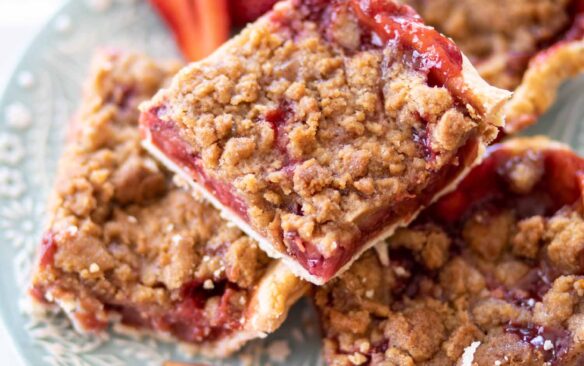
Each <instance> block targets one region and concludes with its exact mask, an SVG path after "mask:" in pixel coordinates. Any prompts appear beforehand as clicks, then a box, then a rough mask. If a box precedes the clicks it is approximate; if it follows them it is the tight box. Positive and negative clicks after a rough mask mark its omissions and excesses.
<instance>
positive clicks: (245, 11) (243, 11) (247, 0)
mask: <svg viewBox="0 0 584 366" xmlns="http://www.w3.org/2000/svg"><path fill="white" fill-rule="evenodd" d="M277 1H278V0H229V14H230V15H231V19H232V20H233V25H235V26H242V25H245V24H246V23H248V22H253V21H254V20H256V19H257V18H259V17H261V16H262V15H263V14H264V13H265V12H267V11H268V10H270V9H272V6H274V4H275V3H276V2H277Z"/></svg>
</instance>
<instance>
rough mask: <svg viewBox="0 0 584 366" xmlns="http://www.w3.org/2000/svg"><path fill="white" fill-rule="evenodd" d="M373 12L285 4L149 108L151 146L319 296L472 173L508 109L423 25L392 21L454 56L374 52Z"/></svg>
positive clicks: (350, 2)
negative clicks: (368, 15) (368, 21)
mask: <svg viewBox="0 0 584 366" xmlns="http://www.w3.org/2000/svg"><path fill="white" fill-rule="evenodd" d="M365 3H367V4H369V3H368V2H365V1H359V0H342V1H336V2H328V1H322V0H314V1H313V0H311V1H308V0H305V1H299V0H293V1H292V0H291V1H283V2H280V3H279V4H277V6H276V7H275V9H274V10H273V11H272V12H270V13H268V14H267V15H266V16H264V17H263V18H261V19H260V20H258V21H257V22H256V23H254V24H252V25H250V26H248V27H247V28H246V29H244V30H243V31H242V33H241V34H239V35H238V36H236V37H235V38H233V39H232V40H231V41H229V42H228V43H227V44H225V45H224V46H223V47H222V48H221V49H219V50H218V51H217V52H216V53H214V54H213V55H212V56H210V57H209V58H208V59H206V60H203V61H200V62H196V63H193V64H191V65H189V66H187V67H186V68H184V69H183V70H181V72H180V73H179V74H178V75H177V76H176V77H175V78H174V79H173V82H172V84H171V85H170V87H169V88H167V89H164V90H163V91H161V92H160V93H158V94H157V95H156V96H155V97H154V98H153V99H152V101H150V102H148V103H146V104H144V105H143V106H142V107H141V109H142V111H143V114H142V126H143V128H144V130H145V131H146V133H145V134H146V142H145V143H146V144H147V146H148V147H149V148H150V149H151V150H152V151H153V152H154V153H155V154H157V155H159V156H162V158H163V159H164V158H166V159H164V160H165V164H168V165H172V166H173V167H174V169H177V170H182V171H183V172H185V176H191V179H194V180H195V181H197V182H198V183H195V185H198V186H199V189H201V190H202V191H206V192H207V194H206V196H210V199H211V200H212V202H213V203H214V204H216V205H217V206H218V207H219V208H221V209H222V210H224V211H226V212H228V214H229V215H230V218H231V217H233V218H234V219H233V221H234V222H235V223H237V224H238V225H240V227H241V228H242V229H243V230H245V231H246V232H247V233H248V234H250V235H254V237H255V238H256V239H258V240H260V245H262V249H264V250H266V251H267V252H268V254H269V255H271V256H275V257H284V259H285V260H286V263H288V264H289V265H290V266H291V268H293V269H294V270H295V272H296V273H297V274H299V275H301V276H302V277H304V278H306V279H308V280H310V281H311V282H314V283H317V284H319V283H323V282H325V281H327V280H328V279H329V278H331V277H333V276H334V275H336V274H337V273H338V271H339V270H341V269H342V268H344V267H346V266H347V264H348V263H350V262H351V260H352V259H353V258H354V257H355V254H356V253H358V252H360V251H362V250H364V248H366V247H368V246H371V245H372V244H373V243H374V241H376V240H379V238H380V236H381V237H382V238H383V237H385V236H387V235H389V234H390V233H391V231H393V228H394V227H395V226H397V225H403V224H405V223H407V222H408V221H409V220H411V219H412V218H413V216H414V214H415V212H416V211H417V210H418V209H419V207H421V206H422V205H424V204H425V203H427V202H429V201H430V200H431V199H432V198H433V197H434V196H436V195H437V194H439V192H440V191H442V189H443V188H444V187H445V186H447V185H448V183H449V182H451V181H452V180H454V178H455V177H456V176H457V175H458V174H459V173H460V171H461V170H463V169H464V168H465V167H466V166H468V165H470V164H472V163H473V162H474V161H475V160H476V159H477V158H478V156H479V154H478V153H477V151H479V150H480V149H481V147H482V146H483V144H484V143H487V142H490V141H491V140H492V139H493V138H494V137H495V135H496V127H497V126H501V124H502V118H501V111H502V104H503V102H504V101H505V99H506V97H507V96H508V94H507V93H506V92H503V91H501V90H498V89H495V88H492V87H490V86H488V85H487V84H486V83H484V81H483V80H482V79H480V77H478V75H477V74H476V72H475V70H474V69H472V66H470V64H469V63H468V61H467V60H466V59H465V58H464V57H463V56H462V55H461V54H460V52H459V51H458V50H457V49H456V47H455V46H454V45H453V44H451V43H450V41H448V40H447V39H445V38H443V37H441V36H440V35H438V34H437V33H435V31H434V30H431V29H430V28H428V27H425V26H423V25H422V24H421V21H420V20H419V18H417V16H415V15H411V14H409V13H408V14H409V15H407V16H406V15H404V16H402V15H399V16H398V15H391V16H394V17H395V19H398V18H399V19H398V20H400V21H402V20H403V21H404V22H406V23H408V24H410V23H411V24H414V25H413V27H414V29H417V30H419V32H420V35H422V34H423V35H424V36H427V38H424V37H422V36H420V37H419V38H420V39H423V40H424V42H426V43H424V42H422V43H423V46H427V48H428V49H433V50H436V49H438V50H440V52H443V53H445V54H447V57H446V56H444V55H443V54H439V55H440V57H442V56H444V57H443V59H439V60H437V59H435V57H438V56H436V54H432V55H431V56H428V54H425V53H424V52H418V53H416V52H413V51H410V50H409V48H408V47H406V46H403V47H402V46H399V47H398V46H391V45H388V46H387V47H379V46H376V42H377V41H375V40H371V37H372V31H371V29H369V28H368V27H369V25H364V24H363V22H362V21H361V20H360V19H361V18H360V17H362V16H363V15H359V14H358V12H356V10H355V6H365V5H362V4H365ZM386 3H387V4H393V2H391V1H388V2H386ZM355 4H361V5H355ZM394 5H395V4H394ZM404 9H405V8H404ZM408 9H409V8H408ZM362 11H363V12H366V11H365V10H362ZM407 11H410V10H407ZM391 16H390V17H391ZM392 19H393V18H392ZM402 31H403V32H404V37H403V39H405V38H408V37H410V38H412V40H411V42H412V44H413V46H412V47H414V48H415V47H421V46H419V45H418V44H417V43H416V42H417V41H416V40H415V39H416V37H417V35H416V36H414V33H413V32H412V33H408V31H406V30H402ZM424 32H433V33H432V34H431V35H430V36H428V35H427V34H426V33H424ZM373 38H375V37H373ZM408 39H409V38H408ZM389 43H390V44H391V43H392V42H389ZM426 51H427V50H426ZM416 57H418V58H416ZM457 62H460V64H457ZM438 64H440V65H445V66H444V68H442V69H440V67H438V66H436V65H438ZM448 65H455V66H449V67H452V68H456V67H459V69H456V70H454V69H452V70H450V69H448V68H447V67H446V66H448ZM446 74H448V75H449V76H447V77H445V76H444V75H446ZM444 79H445V80H444ZM177 146H180V147H178V148H177ZM203 193H205V192H203ZM381 218H383V219H381ZM379 222H385V223H386V224H384V225H381V224H378V223H379Z"/></svg>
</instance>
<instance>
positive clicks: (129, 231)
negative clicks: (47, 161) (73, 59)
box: [31, 52, 271, 352]
mask: <svg viewBox="0 0 584 366" xmlns="http://www.w3.org/2000/svg"><path fill="white" fill-rule="evenodd" d="M177 66H178V65H176V64H174V63H169V64H168V65H167V64H156V63H154V62H152V61H150V60H149V59H147V58H145V57H142V56H139V55H133V54H119V53H115V52H103V53H101V54H99V56H98V57H97V58H96V59H95V60H94V64H93V68H92V70H93V71H92V78H91V79H90V82H89V83H88V84H87V85H86V89H85V94H84V100H83V104H82V107H81V109H80V111H79V112H78V114H77V115H76V117H75V120H74V123H73V125H72V128H71V131H70V136H69V141H68V143H67V146H66V149H65V152H64V155H63V157H62V158H61V164H60V167H59V173H58V176H57V181H56V183H55V188H54V192H53V196H52V198H51V201H50V206H49V207H50V209H49V214H50V217H49V225H48V227H47V230H46V234H45V237H44V240H43V243H42V246H41V253H40V260H39V266H38V268H37V271H36V273H35V274H34V279H33V283H32V290H31V292H32V294H33V296H34V297H35V298H36V299H37V300H39V301H41V302H56V303H57V304H59V305H60V306H61V307H63V308H64V309H65V310H66V311H67V312H68V313H69V315H70V317H71V318H72V319H73V321H74V324H75V325H76V327H77V328H78V329H79V330H82V331H86V332H98V331H100V330H102V329H104V328H105V327H107V326H108V323H109V322H110V320H114V318H113V317H112V316H111V315H112V313H115V314H119V316H120V317H121V322H122V323H123V324H124V325H128V326H130V327H135V328H146V329H150V330H152V331H154V332H157V333H159V334H168V335H171V336H174V337H175V338H177V339H179V340H182V341H186V342H203V341H215V340H218V339H221V337H223V336H225V335H228V334H229V333H230V332H233V331H236V330H238V329H240V328H241V326H242V324H241V323H242V320H243V319H244V316H245V311H246V309H247V307H246V306H247V304H248V302H249V297H250V294H251V292H252V290H254V289H255V288H256V286H257V284H258V282H259V280H260V279H261V278H262V276H263V274H264V273H265V271H266V268H267V267H268V264H269V263H270V262H271V261H270V260H269V259H268V258H267V256H266V255H265V254H264V253H263V252H262V251H261V250H260V249H259V248H258V246H257V243H256V242H254V241H253V240H252V239H250V238H249V237H247V236H245V235H244V234H243V233H242V232H241V231H240V230H239V229H237V228H235V227H234V226H232V225H230V224H229V223H227V222H226V221H225V220H223V219H222V218H221V217H220V214H219V212H218V211H217V210H215V209H214V208H213V207H212V206H211V205H210V204H208V203H205V202H202V201H199V200H197V199H195V198H193V196H192V195H191V194H190V193H189V192H187V191H185V190H183V189H181V188H179V187H177V186H176V185H175V184H174V183H173V179H172V175H171V174H169V173H168V172H167V171H166V170H165V169H164V168H162V167H161V166H159V164H157V163H156V162H155V161H154V160H152V159H151V158H150V157H149V156H148V155H147V153H146V152H145V151H144V150H142V148H141V146H140V133H139V130H138V110H137V106H138V104H139V103H141V102H142V101H143V100H144V99H146V98H149V97H151V96H152V94H153V93H154V92H155V91H156V90H158V88H159V87H160V86H161V85H162V84H163V82H164V81H165V79H167V78H168V77H169V76H170V75H172V74H173V73H174V72H175V71H176V70H177ZM222 352H223V351H222ZM225 352H227V350H225Z"/></svg>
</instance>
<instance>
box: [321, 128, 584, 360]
mask: <svg viewBox="0 0 584 366" xmlns="http://www.w3.org/2000/svg"><path fill="white" fill-rule="evenodd" d="M534 157H537V158H536V159H537V161H539V162H541V164H542V166H541V167H537V165H534V164H531V163H528V164H526V166H529V167H530V168H529V169H543V170H544V171H545V175H541V174H535V173H534V172H531V171H526V170H523V172H522V173H519V172H518V171H517V169H520V170H521V168H519V167H521V166H523V165H522V164H521V163H520V162H521V161H524V160H525V161H533V159H534ZM583 172H584V159H581V158H579V157H577V156H576V155H574V154H573V153H572V152H570V151H569V150H567V149H566V148H565V147H562V146H557V145H555V144H553V143H549V142H548V141H547V140H542V139H532V140H529V139H520V140H515V141H512V142H510V143H508V144H506V145H505V144H504V145H501V146H499V147H496V148H494V149H493V150H492V151H491V152H490V154H489V156H488V157H487V158H486V160H485V161H484V162H483V164H482V165H479V166H478V167H477V168H475V169H474V170H473V171H471V173H470V174H469V175H468V176H467V178H465V179H464V180H463V181H462V183H461V185H460V186H459V188H458V189H457V190H455V191H454V192H452V193H451V194H449V195H447V196H445V197H444V198H442V199H441V200H439V201H438V202H437V203H436V204H434V205H433V206H431V207H430V208H428V209H427V210H425V211H424V212H423V213H422V214H421V215H420V217H419V218H418V219H417V220H416V221H415V222H414V223H413V224H412V225H410V227H408V228H404V229H400V230H398V231H397V232H396V234H395V235H394V236H392V237H391V238H390V239H389V240H388V242H387V247H386V250H387V251H388V254H389V265H385V266H384V265H383V264H381V261H380V259H379V257H378V255H377V254H376V253H375V252H374V251H372V250H370V251H368V252H367V253H365V254H364V255H363V256H362V257H361V258H360V259H359V260H358V261H357V262H355V263H354V265H353V266H352V267H351V269H350V270H349V271H347V272H345V273H343V274H342V275H340V276H339V277H338V278H336V279H334V280H332V281H331V282H330V283H329V284H327V285H325V286H323V287H320V288H316V289H315V293H314V301H315V303H316V306H317V308H318V310H319V313H320V317H321V322H322V329H323V332H324V337H325V340H324V352H325V359H326V361H327V363H328V364H329V365H455V364H457V365H459V364H464V365H478V366H483V365H485V366H487V365H489V366H490V365H534V366H535V365H574V366H576V365H581V364H582V362H584V337H583V335H584V333H583V329H584V323H583V322H584V290H583V289H584V261H583V258H584V209H583V201H582V197H583V195H582V192H583V186H582V184H581V181H582V180H581V177H582V173H583ZM532 177H536V178H535V182H533V184H532V185H531V189H529V190H528V191H525V190H522V191H520V192H517V191H516V190H515V188H514V183H513V181H515V180H522V179H532Z"/></svg>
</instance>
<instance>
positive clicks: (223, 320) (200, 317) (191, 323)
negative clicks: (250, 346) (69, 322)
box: [109, 280, 243, 342]
mask: <svg viewBox="0 0 584 366" xmlns="http://www.w3.org/2000/svg"><path fill="white" fill-rule="evenodd" d="M239 294H240V292H239V291H238V290H237V288H236V286H235V285H233V284H230V283H227V282H225V281H223V282H218V283H215V285H214V288H213V289H212V290H206V289H204V288H203V281H199V280H194V281H191V282H190V283H187V284H185V285H184V286H183V287H182V288H181V290H180V298H181V300H179V301H178V302H176V303H174V304H173V307H172V308H171V309H170V310H168V311H164V312H162V311H160V310H158V309H149V308H147V307H146V308H143V309H141V308H136V307H130V306H123V305H122V306H118V305H111V306H109V309H110V310H113V311H116V312H117V313H119V314H121V315H122V320H121V321H122V323H123V324H125V325H128V326H131V327H135V328H143V329H152V330H154V331H156V332H164V333H170V334H172V335H173V336H174V337H176V338H178V339H180V340H182V341H185V342H202V341H214V340H217V339H220V338H222V337H225V336H226V335H228V334H229V333H231V332H232V331H235V330H238V329H240V328H241V326H242V322H241V319H242V317H243V311H242V308H241V306H239V307H235V306H233V303H234V300H237V301H239V298H240V297H239V296H238V295H239ZM210 299H215V300H213V301H212V302H211V301H209V300H210ZM211 303H213V305H212V306H211V305H210V304H211Z"/></svg>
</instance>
